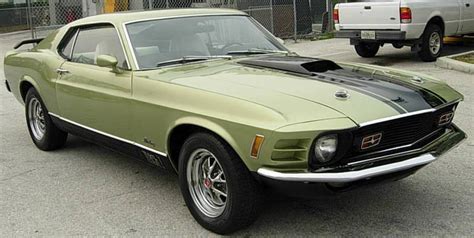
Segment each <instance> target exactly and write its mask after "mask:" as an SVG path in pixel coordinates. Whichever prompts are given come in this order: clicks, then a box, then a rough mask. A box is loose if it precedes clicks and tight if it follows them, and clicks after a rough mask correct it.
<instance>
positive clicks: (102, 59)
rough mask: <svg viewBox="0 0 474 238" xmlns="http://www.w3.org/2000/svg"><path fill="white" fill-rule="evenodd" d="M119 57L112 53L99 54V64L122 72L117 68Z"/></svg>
mask: <svg viewBox="0 0 474 238" xmlns="http://www.w3.org/2000/svg"><path fill="white" fill-rule="evenodd" d="M117 64H118V61H117V58H115V57H113V56H110V55H99V56H97V65H98V66H100V67H108V68H112V71H114V72H116V73H120V72H121V71H120V69H119V68H117Z"/></svg>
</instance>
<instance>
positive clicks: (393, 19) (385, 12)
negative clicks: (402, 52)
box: [338, 0, 400, 30]
mask: <svg viewBox="0 0 474 238" xmlns="http://www.w3.org/2000/svg"><path fill="white" fill-rule="evenodd" d="M338 6H339V26H340V29H341V30H354V29H358V30H399V29H400V1H399V0H376V1H370V2H356V3H343V4H339V5H338Z"/></svg>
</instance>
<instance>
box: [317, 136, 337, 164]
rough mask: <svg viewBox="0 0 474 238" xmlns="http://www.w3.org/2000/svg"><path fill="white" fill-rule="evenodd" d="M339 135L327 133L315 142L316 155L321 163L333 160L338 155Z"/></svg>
mask: <svg viewBox="0 0 474 238" xmlns="http://www.w3.org/2000/svg"><path fill="white" fill-rule="evenodd" d="M336 150H337V135H336V134H332V135H326V136H322V137H320V138H319V139H318V140H316V142H315V143H314V155H315V156H316V160H318V162H320V163H326V162H329V161H330V160H332V159H333V158H334V157H335V155H336Z"/></svg>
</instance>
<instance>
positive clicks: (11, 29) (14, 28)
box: [0, 25, 29, 33]
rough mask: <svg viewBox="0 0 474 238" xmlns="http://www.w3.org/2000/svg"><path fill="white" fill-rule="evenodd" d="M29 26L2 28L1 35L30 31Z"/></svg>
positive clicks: (0, 29)
mask: <svg viewBox="0 0 474 238" xmlns="http://www.w3.org/2000/svg"><path fill="white" fill-rule="evenodd" d="M28 29H29V28H28V26H27V25H16V26H1V27H0V33H7V32H14V31H22V30H28Z"/></svg>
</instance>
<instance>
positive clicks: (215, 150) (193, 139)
mask: <svg viewBox="0 0 474 238" xmlns="http://www.w3.org/2000/svg"><path fill="white" fill-rule="evenodd" d="M207 162H209V163H207ZM209 164H210V165H213V164H214V166H213V168H212V169H211V176H210V178H213V179H214V181H212V182H211V180H210V179H209V177H207V178H206V177H204V176H202V175H203V174H200V173H199V172H201V173H206V172H207V171H208V170H206V169H205V168H206V167H207V168H209V167H212V166H209ZM221 172H223V176H221V177H218V176H216V174H220V173H221ZM219 180H220V182H219ZM194 181H197V183H196V182H194ZM222 181H225V183H223V182H222ZM179 184H180V188H181V193H182V194H183V197H184V201H185V202H186V205H187V207H188V209H189V211H190V212H191V214H192V216H193V217H194V219H196V221H197V222H198V223H199V224H200V225H201V226H203V227H204V228H206V229H208V230H210V231H213V232H215V233H218V234H229V233H232V232H234V231H237V230H239V229H242V228H245V227H247V226H249V225H251V224H252V223H253V222H254V221H255V220H256V219H257V216H258V214H259V209H260V208H261V202H262V193H261V191H260V186H259V184H258V183H257V181H256V180H255V179H254V178H253V176H252V175H251V174H250V172H249V170H248V169H247V167H246V166H245V165H244V164H243V162H242V160H241V159H240V157H239V156H238V155H237V154H236V153H235V152H234V151H233V149H232V148H231V147H230V146H228V145H227V144H226V143H225V142H223V141H222V140H221V139H219V138H217V137H216V136H214V135H211V134H207V133H196V134H193V135H191V136H190V137H189V138H188V139H187V140H186V141H185V142H184V144H183V147H182V149H181V152H180V156H179ZM191 184H194V186H191ZM206 189H207V190H206ZM214 189H218V190H219V191H221V192H223V193H225V194H227V196H226V197H225V196H223V195H218V196H213V197H215V198H216V199H214V200H213V199H211V198H210V197H209V196H207V195H209V194H211V192H209V191H214ZM200 194H201V196H200ZM215 194H220V193H214V195H215ZM215 200H217V202H216V201H215ZM211 203H212V205H213V206H214V207H211V206H208V205H206V204H211ZM222 203H223V204H222Z"/></svg>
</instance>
